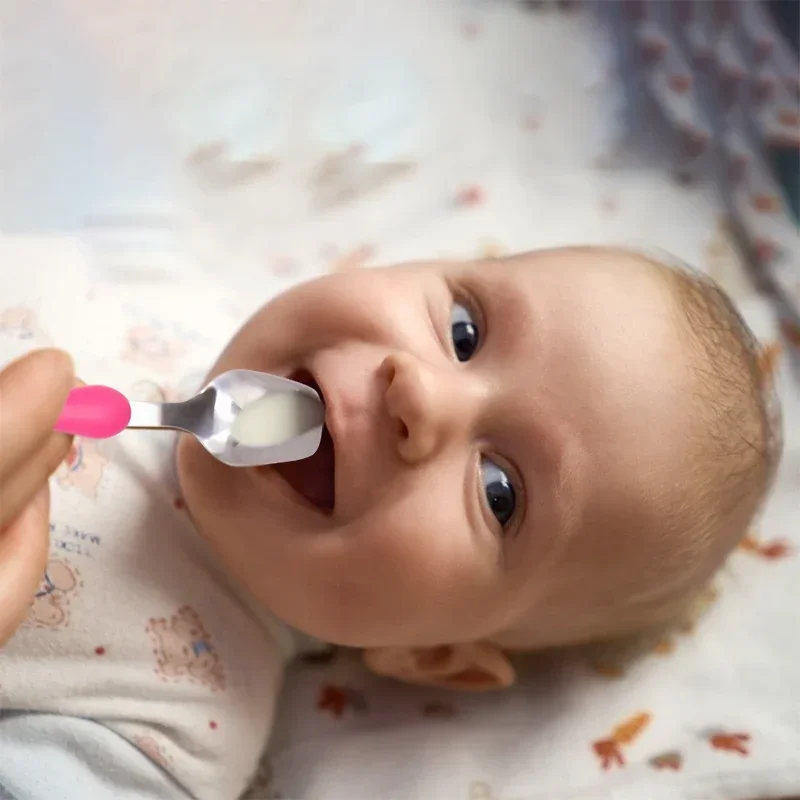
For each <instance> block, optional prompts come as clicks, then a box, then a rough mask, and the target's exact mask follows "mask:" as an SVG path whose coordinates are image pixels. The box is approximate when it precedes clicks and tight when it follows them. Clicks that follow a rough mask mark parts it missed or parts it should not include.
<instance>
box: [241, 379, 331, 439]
mask: <svg viewBox="0 0 800 800" xmlns="http://www.w3.org/2000/svg"><path fill="white" fill-rule="evenodd" d="M319 417H320V410H319V401H318V400H316V399H315V398H313V397H309V396H308V395H306V394H303V393H302V392H277V393H271V394H266V395H264V397H261V398H259V399H258V400H254V401H253V402H252V403H248V404H247V405H246V406H245V407H244V408H243V409H242V410H241V411H240V412H239V413H238V414H237V416H236V419H235V420H234V421H233V425H232V426H231V436H232V437H233V438H234V439H236V441H237V442H239V444H241V445H244V446H245V447H272V446H274V445H277V444H282V443H283V442H286V441H288V440H289V439H292V438H293V437H295V436H299V435H300V434H302V433H305V432H306V431H307V430H309V429H311V428H313V427H315V426H316V425H319V422H320V420H319Z"/></svg>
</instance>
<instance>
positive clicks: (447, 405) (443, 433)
mask: <svg viewBox="0 0 800 800" xmlns="http://www.w3.org/2000/svg"><path fill="white" fill-rule="evenodd" d="M381 371H382V373H383V376H384V377H385V379H386V381H387V389H386V410H387V411H388V413H389V417H390V418H391V419H392V421H393V423H394V424H395V426H396V434H397V439H396V441H397V451H398V453H399V455H400V457H401V458H402V459H403V460H405V461H407V462H409V463H416V462H419V461H424V460H425V459H427V458H430V457H431V456H432V455H434V454H435V453H436V452H438V450H439V449H440V448H441V447H442V445H443V444H444V443H445V442H446V441H447V440H448V439H449V438H450V437H452V436H454V435H456V434H457V433H458V432H459V431H463V430H464V429H465V428H467V427H468V426H469V420H470V416H471V413H470V406H471V402H470V397H469V392H468V391H466V390H464V389H463V387H462V388H461V389H460V388H459V385H458V384H459V383H460V382H459V380H458V378H457V376H453V375H448V374H446V370H435V369H432V368H431V367H429V366H427V365H426V364H423V363H422V362H421V361H419V360H418V359H416V358H414V356H411V355H408V354H405V353H399V354H393V355H390V356H387V358H385V359H384V361H383V364H382V366H381Z"/></svg>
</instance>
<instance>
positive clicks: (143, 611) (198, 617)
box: [0, 239, 291, 800]
mask: <svg viewBox="0 0 800 800" xmlns="http://www.w3.org/2000/svg"><path fill="white" fill-rule="evenodd" d="M0 264H2V265H3V268H2V271H0V298H2V308H0V364H3V365H4V364H5V363H7V362H8V361H9V360H11V359H12V358H13V357H15V356H17V355H19V354H20V353H22V352H24V351H25V350H28V349H30V348H31V347H33V346H36V345H41V344H43V343H44V342H45V341H49V342H56V343H58V345H59V346H60V347H62V348H64V349H66V350H68V351H69V352H71V353H73V354H74V356H75V359H76V364H77V368H78V370H79V374H80V375H81V376H82V377H83V379H84V380H85V381H87V382H89V383H94V382H102V383H104V384H106V385H111V386H114V387H115V388H118V389H119V390H121V391H123V392H125V393H126V394H127V395H128V396H133V397H137V396H138V397H142V396H143V395H147V394H157V395H158V394H163V392H164V391H165V390H164V387H163V386H162V385H161V383H162V380H163V376H164V374H165V373H168V374H169V375H176V374H180V370H181V367H182V366H183V365H186V368H187V372H188V373H191V363H192V361H194V363H195V364H197V363H199V364H203V365H208V364H209V363H210V361H211V359H212V358H213V357H214V355H215V349H214V345H213V343H214V342H217V341H220V337H224V336H225V335H228V334H229V331H230V328H229V327H227V326H226V325H225V324H224V323H220V322H215V320H217V319H218V316H219V315H215V314H213V313H212V312H210V311H208V310H206V311H205V312H203V311H201V301H200V300H199V291H198V290H196V291H195V293H194V300H193V303H192V308H193V311H194V313H195V314H198V316H195V317H194V320H193V319H192V317H191V314H187V313H183V314H181V316H180V320H178V318H176V316H175V315H173V314H170V313H168V311H167V312H162V311H161V310H159V309H158V308H157V307H156V306H154V304H153V303H152V302H148V304H147V305H146V306H144V305H138V304H137V303H136V302H135V301H133V298H132V297H131V296H130V295H128V297H127V298H126V299H124V300H123V299H122V298H116V297H113V296H112V295H110V294H108V293H105V292H103V291H94V290H92V288H91V286H90V283H89V281H88V269H87V265H86V262H85V259H83V258H82V257H81V254H80V252H79V251H78V250H77V248H75V247H74V245H73V246H71V244H70V243H69V242H67V241H64V242H56V243H53V244H52V245H48V244H47V243H32V244H29V243H25V242H12V241H10V240H3V239H0ZM220 331H221V333H220ZM212 332H213V333H212ZM190 380H191V378H190ZM174 443H175V440H174V435H171V434H170V433H168V432H125V433H123V434H122V435H121V436H119V437H118V438H115V439H113V440H107V441H103V442H95V441H88V440H76V442H75V446H74V448H73V451H72V453H71V454H70V456H69V457H68V459H67V460H66V461H65V462H64V463H63V464H62V465H61V467H59V469H58V471H57V472H56V474H55V476H54V478H53V480H52V495H53V497H52V506H51V509H52V510H51V536H50V538H51V549H50V558H49V561H48V565H47V571H46V574H45V576H44V578H43V580H42V584H41V587H40V590H39V592H38V594H37V596H36V598H35V599H34V601H33V603H32V605H31V609H30V612H29V614H28V617H27V620H26V622H25V623H24V624H23V626H22V628H21V629H20V630H19V631H18V633H17V634H16V635H15V636H14V638H13V639H12V640H11V642H10V643H9V644H7V645H6V647H5V648H3V650H2V653H0V709H2V710H4V711H30V712H44V713H48V714H61V715H65V716H68V717H73V718H84V719H86V720H92V721H93V722H95V723H98V724H100V725H103V726H105V727H107V728H109V729H110V730H111V731H113V732H115V733H116V734H118V735H119V736H121V737H123V739H125V740H127V741H128V742H129V743H130V745H133V746H135V747H137V748H138V749H139V750H141V751H142V752H143V753H145V754H146V755H147V756H149V757H150V758H151V759H152V760H153V761H155V762H156V763H158V764H159V765H160V766H161V767H162V768H163V770H165V771H166V772H167V773H169V774H170V775H171V776H172V777H173V778H174V779H175V781H177V782H178V783H179V784H180V785H181V786H183V787H184V790H185V791H186V792H188V793H189V794H190V795H191V796H193V797H198V798H207V800H220V798H225V797H228V798H236V797H238V796H239V795H240V794H241V793H242V792H243V791H244V789H245V788H246V787H247V785H248V784H249V782H250V780H251V779H252V778H253V776H254V773H255V770H256V767H257V765H258V763H259V760H260V756H261V753H262V752H263V750H264V748H265V746H266V742H267V739H268V736H269V733H270V730H271V726H272V717H273V709H274V704H275V699H276V697H277V693H278V690H279V686H280V682H281V679H282V672H283V659H282V656H281V653H280V647H279V641H278V639H277V638H276V637H277V636H279V637H280V639H281V640H282V639H284V638H285V635H284V634H283V633H280V632H279V629H278V628H277V625H265V624H262V622H261V621H258V620H257V619H256V617H255V616H254V615H253V613H252V612H251V611H250V609H249V608H248V604H247V603H246V602H245V601H243V599H242V598H240V596H239V594H238V592H237V591H236V590H235V588H234V587H233V586H232V585H231V583H230V581H229V580H228V579H227V577H226V576H225V575H224V574H223V573H222V571H221V570H220V568H219V567H218V565H217V563H216V561H215V560H214V559H213V558H212V557H211V556H210V554H209V553H208V552H207V550H206V547H205V545H204V543H203V541H202V540H201V539H200V537H199V536H198V535H197V533H196V532H195V530H194V528H193V526H192V523H191V521H190V519H189V517H188V515H187V513H186V511H185V509H184V508H183V507H182V505H181V498H180V492H179V488H178V485H177V481H176V479H175V477H174V474H173V473H174V469H173V448H174ZM289 644H290V643H288V642H287V645H289ZM290 655H291V652H285V653H284V657H289V656H290ZM8 727H9V725H8V724H4V725H3V726H0V745H1V746H3V753H4V757H5V754H6V753H10V752H11V751H12V750H13V748H12V747H11V746H10V745H11V742H5V743H4V738H3V732H4V731H7V728H8ZM80 732H81V731H80V729H79V730H78V733H80ZM15 741H16V740H15ZM6 745H8V746H6ZM130 745H129V746H130ZM74 746H75V747H76V748H77V749H78V750H79V751H82V752H83V753H84V754H86V753H91V752H93V751H96V750H98V747H97V745H96V744H94V743H93V741H92V740H91V737H90V738H89V740H87V741H85V742H82V741H81V738H80V736H78V735H76V737H75V743H74ZM112 755H113V754H112ZM134 763H135V762H134ZM106 768H107V770H109V775H112V776H113V775H114V774H118V775H120V788H121V789H122V788H123V787H124V786H125V784H126V782H125V781H124V780H123V778H122V773H123V770H122V768H121V766H120V764H119V763H118V762H117V761H116V760H115V759H112V760H111V761H109V762H108V763H107V764H106ZM1 775H2V771H0V776H1ZM128 777H129V780H130V776H128ZM134 785H135V784H134ZM174 791H175V790H174V789H173V793H174Z"/></svg>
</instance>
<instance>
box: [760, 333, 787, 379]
mask: <svg viewBox="0 0 800 800" xmlns="http://www.w3.org/2000/svg"><path fill="white" fill-rule="evenodd" d="M782 353H783V348H782V347H781V343H780V342H770V344H768V345H765V346H764V348H763V349H762V350H761V353H760V354H759V357H758V369H759V373H760V376H761V382H762V383H764V384H768V383H769V382H771V381H772V379H773V378H774V376H775V373H776V372H777V370H778V365H779V364H780V359H781V354H782Z"/></svg>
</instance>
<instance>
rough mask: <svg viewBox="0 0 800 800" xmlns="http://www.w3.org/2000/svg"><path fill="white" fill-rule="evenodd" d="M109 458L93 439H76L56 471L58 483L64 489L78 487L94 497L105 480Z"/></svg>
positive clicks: (80, 490)
mask: <svg viewBox="0 0 800 800" xmlns="http://www.w3.org/2000/svg"><path fill="white" fill-rule="evenodd" d="M108 462H109V458H108V456H106V455H104V454H103V453H101V452H100V450H99V449H98V447H97V444H96V443H95V442H93V441H91V440H86V439H75V440H74V441H73V443H72V447H71V448H70V450H69V453H68V454H67V457H66V458H65V459H64V461H62V462H61V464H59V466H58V469H57V470H56V472H55V479H56V483H57V484H58V485H59V486H60V487H61V488H62V489H63V490H64V491H68V490H69V489H76V490H77V491H79V492H80V493H81V494H83V495H85V496H86V497H89V498H92V499H94V498H95V497H97V490H98V488H99V486H100V483H101V481H102V480H103V473H104V472H105V468H106V466H107V465H108Z"/></svg>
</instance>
